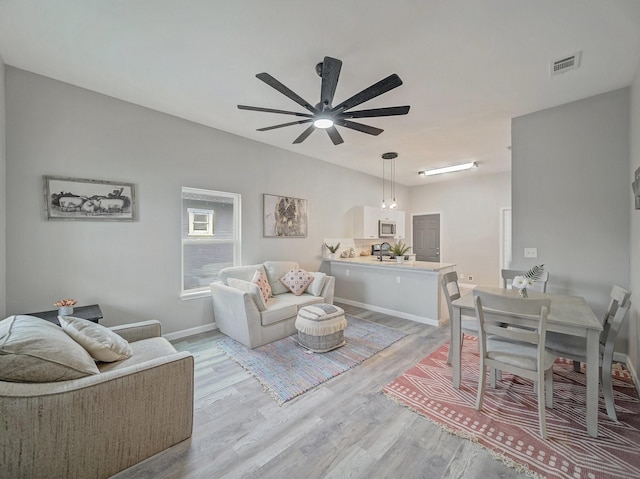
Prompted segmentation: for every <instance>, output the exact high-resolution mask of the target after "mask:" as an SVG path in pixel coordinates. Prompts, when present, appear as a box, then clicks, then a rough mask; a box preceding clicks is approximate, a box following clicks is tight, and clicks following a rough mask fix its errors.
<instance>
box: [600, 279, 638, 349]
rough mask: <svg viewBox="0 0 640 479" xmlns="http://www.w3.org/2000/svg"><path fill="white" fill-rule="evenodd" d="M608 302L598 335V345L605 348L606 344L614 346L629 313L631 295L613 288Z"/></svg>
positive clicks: (616, 287)
mask: <svg viewBox="0 0 640 479" xmlns="http://www.w3.org/2000/svg"><path fill="white" fill-rule="evenodd" d="M609 297H610V301H609V307H608V308H607V312H606V313H605V314H604V321H603V323H602V333H600V344H602V345H603V346H605V347H606V345H607V344H608V343H612V344H615V341H616V338H617V337H618V332H619V331H620V326H622V322H623V321H624V318H625V316H626V314H627V311H629V304H631V301H629V298H630V297H631V293H630V292H629V291H627V290H626V289H624V288H621V287H620V286H613V288H611V293H610V294H609Z"/></svg>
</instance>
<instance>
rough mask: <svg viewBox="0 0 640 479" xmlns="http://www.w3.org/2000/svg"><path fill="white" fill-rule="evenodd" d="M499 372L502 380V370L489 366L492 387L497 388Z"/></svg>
mask: <svg viewBox="0 0 640 479" xmlns="http://www.w3.org/2000/svg"><path fill="white" fill-rule="evenodd" d="M498 374H500V380H502V371H500V370H499V369H496V368H489V381H490V384H491V388H492V389H495V388H496V379H497V378H498Z"/></svg>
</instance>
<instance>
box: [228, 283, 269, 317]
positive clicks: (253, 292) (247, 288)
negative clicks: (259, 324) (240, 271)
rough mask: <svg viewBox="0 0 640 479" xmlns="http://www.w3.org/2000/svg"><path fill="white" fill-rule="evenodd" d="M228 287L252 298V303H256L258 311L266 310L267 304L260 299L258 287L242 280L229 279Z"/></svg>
mask: <svg viewBox="0 0 640 479" xmlns="http://www.w3.org/2000/svg"><path fill="white" fill-rule="evenodd" d="M227 281H228V283H229V286H231V287H232V288H236V289H239V290H240V291H243V292H245V293H249V296H251V297H252V298H253V301H254V302H255V303H256V306H257V307H258V311H264V310H265V309H267V302H266V301H265V300H264V298H263V297H262V292H261V291H260V288H258V285H257V284H255V283H252V282H251V281H244V280H242V279H236V278H229V279H228V280H227Z"/></svg>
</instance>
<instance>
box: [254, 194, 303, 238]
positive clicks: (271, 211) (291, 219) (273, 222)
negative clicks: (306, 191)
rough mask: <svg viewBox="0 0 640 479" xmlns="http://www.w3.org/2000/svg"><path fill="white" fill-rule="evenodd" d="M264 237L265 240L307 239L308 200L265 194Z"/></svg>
mask: <svg viewBox="0 0 640 479" xmlns="http://www.w3.org/2000/svg"><path fill="white" fill-rule="evenodd" d="M263 207H264V208H263V211H264V218H263V226H264V228H263V235H264V237H265V238H306V237H307V232H308V224H309V223H308V208H307V200H305V199H302V198H293V197H291V196H279V195H270V194H266V193H265V194H263Z"/></svg>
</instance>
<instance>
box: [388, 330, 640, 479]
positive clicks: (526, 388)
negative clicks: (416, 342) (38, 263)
mask: <svg viewBox="0 0 640 479" xmlns="http://www.w3.org/2000/svg"><path fill="white" fill-rule="evenodd" d="M448 351H449V344H448V343H447V344H445V345H443V346H441V347H440V348H439V349H438V350H436V351H435V352H434V353H432V354H430V355H429V356H427V357H426V358H424V359H423V360H422V361H420V362H419V363H418V364H416V365H415V366H414V367H412V368H411V369H409V370H408V371H406V372H405V373H404V374H402V375H401V376H400V377H398V378H397V379H395V380H394V381H393V382H392V383H390V384H388V385H387V386H385V387H384V389H383V392H384V393H385V394H386V395H387V396H388V397H389V398H391V399H392V400H393V401H395V402H397V403H399V404H401V405H404V406H406V407H408V408H410V409H412V410H413V411H415V412H417V413H418V414H421V415H423V416H425V417H426V418H428V419H429V420H431V421H433V422H434V423H436V424H439V425H440V426H441V427H443V428H444V429H446V430H448V431H449V432H451V433H453V434H456V435H459V436H462V437H465V438H467V439H470V440H471V441H473V442H476V443H478V444H480V445H481V446H483V447H485V448H486V449H488V450H489V451H490V452H491V453H492V454H493V455H494V457H496V458H498V459H500V460H502V461H503V462H504V463H506V464H507V465H509V466H511V467H514V468H516V469H519V470H520V471H524V472H527V473H528V474H529V475H531V476H534V477H546V478H563V479H564V478H566V479H569V478H571V479H575V478H585V479H605V478H606V479H609V478H611V479H613V478H616V479H620V478H636V479H637V478H640V400H639V399H638V394H637V392H636V389H635V387H634V385H633V381H632V380H631V377H630V374H629V372H628V371H626V370H625V369H624V368H622V367H621V366H619V365H618V367H616V370H615V375H614V398H615V402H616V414H617V416H618V421H619V422H618V423H615V422H613V421H612V420H611V419H609V417H608V416H607V413H606V409H605V406H604V398H603V397H602V393H600V407H599V415H598V437H597V438H592V437H589V435H588V434H587V429H586V421H585V414H586V402H585V401H586V396H585V395H586V388H585V375H584V369H583V372H582V373H575V372H573V368H572V363H571V362H570V361H567V360H564V359H558V361H557V362H556V364H555V365H554V377H553V381H554V382H553V409H549V408H547V437H548V438H547V440H546V441H545V440H543V439H541V438H540V432H539V428H538V408H537V398H536V394H535V392H534V390H533V384H532V382H531V381H528V380H525V379H521V378H519V377H514V376H513V375H511V374H509V373H505V372H503V373H502V378H503V379H502V381H499V382H498V383H497V385H496V389H492V388H491V387H490V386H489V385H488V383H487V390H486V393H485V399H484V403H483V409H482V411H476V410H475V400H476V393H477V385H478V364H479V356H478V343H477V338H474V337H469V336H465V340H464V346H463V352H462V384H461V387H460V389H459V390H457V389H454V388H453V386H452V368H451V367H450V366H448V365H447V364H446V360H447V353H448ZM583 368H584V366H583ZM487 374H488V373H487Z"/></svg>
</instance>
